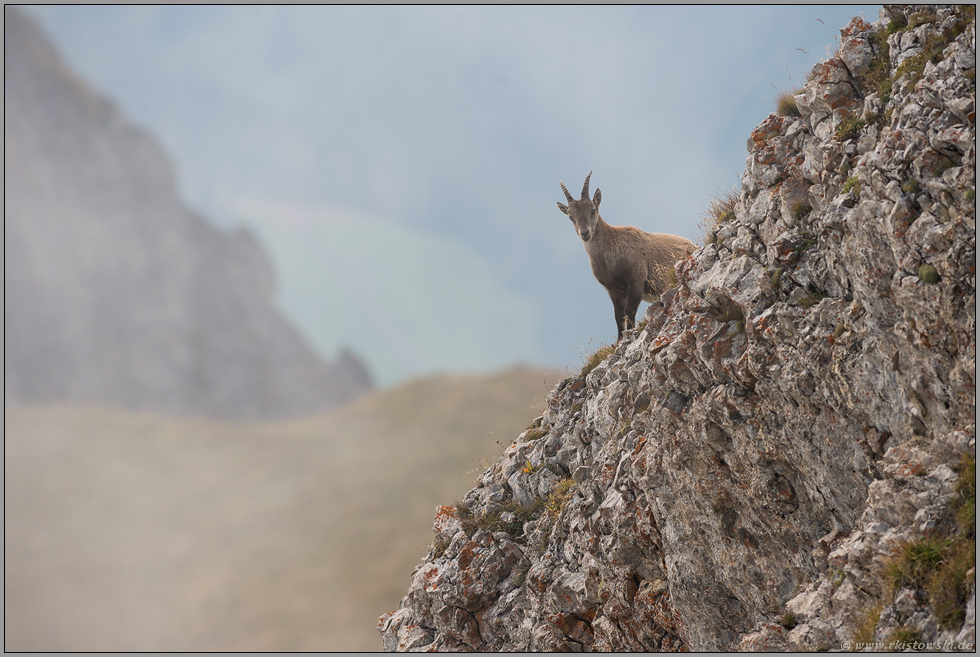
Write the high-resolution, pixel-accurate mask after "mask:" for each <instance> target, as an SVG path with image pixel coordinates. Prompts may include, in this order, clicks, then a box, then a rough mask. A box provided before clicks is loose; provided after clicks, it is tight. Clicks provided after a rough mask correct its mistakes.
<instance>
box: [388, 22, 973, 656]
mask: <svg viewBox="0 0 980 657" xmlns="http://www.w3.org/2000/svg"><path fill="white" fill-rule="evenodd" d="M891 12H897V13H901V14H902V18H903V19H908V18H911V19H913V20H910V21H909V22H908V24H909V27H908V28H906V29H903V30H901V31H898V32H896V33H895V34H892V35H891V37H890V38H889V39H888V44H889V46H890V53H889V54H890V62H889V63H890V72H891V75H893V76H894V75H895V74H896V72H897V70H896V67H897V65H898V62H900V61H902V60H903V59H907V58H908V57H909V56H911V55H909V53H908V50H909V49H912V48H915V47H920V46H918V45H917V44H921V42H922V41H924V40H925V38H926V33H927V32H928V31H930V30H934V31H935V33H936V34H943V33H944V32H943V30H946V29H948V26H949V25H952V24H954V23H955V22H956V18H957V16H956V15H955V13H954V12H953V11H952V10H949V9H947V8H938V9H937V8H934V7H933V8H930V7H925V6H917V7H903V8H891V9H888V8H886V9H884V10H883V11H882V17H881V19H880V20H879V21H878V22H877V23H875V24H874V25H871V24H868V23H866V22H864V21H861V20H859V19H855V21H852V23H851V24H850V25H848V26H847V27H846V28H845V29H844V30H842V35H843V36H844V37H845V38H844V44H843V45H844V47H843V49H842V53H841V54H840V55H839V56H835V57H833V58H831V59H830V60H829V61H827V62H823V63H820V64H818V65H816V66H815V67H814V69H813V75H812V76H811V79H810V81H809V82H808V83H807V84H806V86H805V87H804V89H802V90H801V91H800V92H799V93H798V94H797V95H796V104H797V107H798V109H799V113H800V116H799V117H793V116H778V115H776V114H773V115H771V116H769V117H768V118H767V119H766V120H765V121H763V122H762V123H761V124H760V125H759V127H758V128H757V129H756V130H755V131H754V132H753V133H752V135H751V137H750V139H749V140H748V148H749V156H748V160H747V163H746V170H745V174H744V175H743V177H742V191H741V196H740V198H739V200H738V203H737V205H736V207H735V219H734V220H732V221H730V222H726V223H724V224H720V225H719V226H716V227H715V229H714V230H713V232H712V234H711V235H710V237H709V243H708V244H706V245H705V246H703V247H701V248H699V249H698V250H697V251H696V252H695V253H694V254H693V255H692V256H691V257H690V258H688V259H686V260H683V261H681V262H679V263H678V265H677V275H678V280H679V285H678V286H677V287H676V288H674V289H671V290H668V291H667V292H666V293H665V294H664V295H663V297H662V299H661V304H659V305H658V304H654V305H652V306H651V307H650V309H649V310H648V312H647V315H646V324H645V326H642V327H641V328H638V329H637V330H636V331H634V332H632V333H631V334H628V335H627V336H624V338H623V340H622V341H620V343H619V344H618V345H617V346H616V348H615V351H614V352H613V353H612V354H611V355H609V356H608V357H607V358H606V359H605V360H604V361H602V362H601V363H600V364H599V365H598V366H597V367H596V368H595V369H594V370H593V371H591V372H590V373H588V374H587V376H585V377H581V378H579V377H573V378H570V379H566V380H565V381H563V382H562V383H560V384H559V385H558V386H557V387H556V388H555V389H554V390H553V391H552V393H551V394H550V396H549V398H548V407H547V409H546V410H545V412H544V414H543V415H542V417H541V418H539V420H538V421H536V424H535V426H532V427H531V428H529V429H528V431H527V432H525V433H524V434H522V435H521V436H519V437H518V438H517V440H516V442H515V443H514V444H512V445H511V446H510V447H508V448H507V449H506V450H505V451H504V453H503V455H502V456H501V457H500V459H499V460H498V461H497V463H496V464H494V465H492V466H491V467H490V468H489V469H488V470H487V471H486V472H485V473H484V474H483V476H482V477H481V479H480V480H479V483H478V485H477V487H476V488H474V489H473V490H471V491H470V492H469V493H468V494H467V495H466V496H465V497H464V499H463V500H462V501H461V502H460V503H459V504H457V505H456V506H445V507H440V508H439V509H438V510H437V518H436V525H435V529H434V531H435V537H434V541H433V549H432V550H431V551H430V553H429V554H428V556H427V557H426V559H425V560H424V561H423V563H422V564H420V565H419V566H418V568H417V569H416V570H415V572H414V574H413V579H412V584H411V586H410V588H409V590H408V594H407V595H406V596H405V598H404V599H403V600H402V602H401V604H400V605H399V608H398V609H397V610H396V611H393V612H391V613H388V614H385V615H384V616H382V617H381V619H380V621H379V630H380V631H381V636H382V640H383V645H384V648H385V649H387V650H504V651H511V650H518V651H521V650H533V651H537V650H575V651H577V650H678V649H687V650H733V649H740V650H785V649H790V650H821V649H828V648H829V649H840V648H842V647H846V646H845V645H844V644H843V642H845V641H851V640H853V638H854V636H855V634H856V633H857V628H858V624H859V623H860V622H861V618H862V614H864V610H866V609H867V608H868V606H869V605H871V604H873V603H874V601H875V600H876V599H878V598H879V597H880V596H881V595H882V591H881V590H880V588H881V587H880V583H879V579H878V577H877V575H876V573H877V568H878V567H879V566H880V564H881V563H882V560H883V559H884V558H886V557H887V556H888V555H889V554H891V552H892V550H893V549H894V548H895V547H896V546H897V545H900V544H901V543H902V542H903V541H904V540H907V539H908V538H910V537H912V536H915V535H918V534H920V533H921V532H922V531H923V529H924V528H926V529H927V528H928V527H929V525H928V523H929V522H930V521H933V522H936V521H939V520H940V519H941V518H940V516H941V515H942V513H943V509H945V508H946V504H947V502H948V501H949V499H950V497H951V486H952V481H953V479H955V475H954V473H953V472H952V470H951V467H952V466H953V465H954V464H955V463H957V462H958V461H959V459H960V458H961V456H962V455H964V454H968V453H969V454H975V449H976V447H975V434H976V426H975V422H976V362H975V361H976V337H975V335H976V305H975V304H976V205H975V201H974V198H975V175H976V132H975V96H976V91H975V89H976V87H975V82H974V80H975V75H974V73H975V62H976V55H975V52H976V51H975V23H971V24H970V25H969V26H968V27H967V29H965V30H964V31H963V32H962V33H961V34H959V36H957V37H956V38H955V39H952V40H951V43H950V44H949V45H948V47H945V48H944V50H942V51H941V53H940V56H939V61H938V63H935V62H931V63H928V64H926V66H925V68H924V71H923V75H922V77H921V79H918V80H915V79H913V76H912V75H911V74H908V73H906V74H904V75H899V76H898V79H897V80H896V82H895V84H894V85H893V88H892V90H891V92H890V94H889V97H888V98H887V100H886V99H883V98H873V99H872V101H873V102H869V98H870V95H869V94H870V92H869V91H868V90H866V89H862V88H861V86H862V85H861V82H860V80H859V79H857V78H855V77H854V76H855V75H861V73H862V72H863V71H867V70H869V69H870V67H871V63H870V61H869V59H868V58H869V53H872V54H873V53H875V52H876V51H875V45H874V44H875V43H876V41H875V40H873V39H872V38H871V37H872V35H873V34H875V33H876V32H879V31H882V30H885V29H887V26H888V25H889V23H891V21H892V19H893V18H894V17H893V15H892V13H891ZM922 16H925V17H926V19H928V20H925V21H923V22H921V24H917V25H916V24H914V23H917V22H918V21H916V20H914V19H916V18H917V17H918V18H921V17H922ZM907 35H911V36H909V37H908V38H906V37H907ZM920 50H921V47H920ZM867 107H871V108H877V109H878V111H879V115H878V116H872V115H864V114H863V111H864V109H865V108H867ZM854 116H858V117H861V116H863V117H864V125H863V126H862V127H859V128H858V129H856V130H855V131H854V134H853V135H851V136H847V135H846V134H844V133H845V132H846V131H844V130H839V129H838V128H839V127H840V126H841V125H842V124H843V123H844V122H845V121H847V120H849V117H850V118H853V117H854ZM787 206H788V207H787ZM924 265H929V266H930V267H932V268H934V270H935V273H936V274H938V277H924V276H923V275H922V274H921V273H920V270H921V268H922V267H923V266H924ZM927 278H929V280H927ZM566 491H567V492H566ZM504 513H506V514H512V515H513V516H514V518H515V521H513V522H507V521H510V520H511V515H507V517H506V518H504V517H503V514H504ZM498 520H499V521H498ZM974 610H975V591H974V593H973V597H972V599H971V600H970V601H969V602H968V605H967V609H966V622H965V623H964V624H963V626H962V627H958V628H954V629H952V630H949V629H947V630H941V629H940V628H939V627H938V626H937V624H936V621H935V618H932V617H931V614H930V612H929V610H928V608H924V607H923V606H922V604H921V603H920V602H917V601H916V599H912V600H911V602H909V595H905V596H904V597H903V596H902V595H899V596H898V597H897V598H896V599H895V601H894V602H893V603H890V605H889V606H888V607H886V608H885V610H884V611H882V613H881V618H880V620H879V622H878V625H877V627H876V631H877V634H876V636H877V637H879V638H880V639H881V640H885V639H887V637H888V636H889V635H890V631H891V630H893V629H894V628H896V627H898V626H903V627H907V626H908V625H909V624H910V623H911V624H913V625H914V626H915V628H917V631H918V632H919V635H918V636H919V637H920V638H919V640H920V641H923V642H927V641H938V640H947V639H950V640H951V639H953V638H956V639H957V640H959V641H971V642H972V641H975V632H976V630H975V611H974ZM787 613H789V614H792V615H793V616H794V617H795V620H794V621H793V622H792V623H790V622H786V621H785V620H784V619H785V618H786V616H785V615H786V614H787ZM794 623H795V626H793V624H794Z"/></svg>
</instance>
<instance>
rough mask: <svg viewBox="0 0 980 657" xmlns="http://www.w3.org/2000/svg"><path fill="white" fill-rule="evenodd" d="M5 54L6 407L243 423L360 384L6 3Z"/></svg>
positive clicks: (249, 251)
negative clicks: (143, 412) (32, 404)
mask: <svg viewBox="0 0 980 657" xmlns="http://www.w3.org/2000/svg"><path fill="white" fill-rule="evenodd" d="M4 58H5V59H4V141H5V146H4V170H5V173H4V185H5V192H4V316H5V321H4V356H5V363H4V387H5V397H6V398H8V399H15V400H22V401H53V400H73V401H102V402H109V403H114V404H118V405H121V406H124V407H128V408H153V409H157V410H163V411H168V412H175V413H198V414H207V415H215V416H221V417H231V418H252V417H272V416H282V415H292V414H297V413H304V412H309V411H313V410H317V409H322V408H326V407H328V406H331V405H333V404H336V403H338V402H340V401H343V400H345V399H349V398H351V397H353V396H355V395H357V394H358V393H360V392H362V391H364V390H367V389H370V388H371V387H372V382H371V376H370V374H369V372H368V371H367V368H366V367H365V366H364V364H363V363H362V362H361V361H360V360H359V359H358V358H357V357H356V356H354V355H353V354H352V353H350V352H347V351H344V352H342V353H341V354H340V356H339V357H338V359H337V360H336V361H334V362H332V363H324V362H323V361H322V360H321V359H320V358H319V357H318V356H317V355H316V353H315V352H314V351H313V350H312V349H311V348H310V347H309V346H308V345H307V344H306V343H305V342H304V340H303V338H302V337H301V336H300V335H299V333H297V331H296V330H295V329H294V328H293V327H292V326H291V325H290V324H289V323H288V322H287V321H286V320H285V319H284V318H283V317H282V316H281V314H280V313H279V312H278V310H277V309H276V308H275V306H274V302H273V293H274V289H275V276H274V272H273V270H272V267H271V264H270V261H269V259H268V256H267V255H266V253H265V252H264V251H263V250H262V248H261V246H260V245H259V243H258V242H257V241H256V239H255V238H254V236H253V235H252V234H251V233H250V232H248V231H247V230H243V229H239V230H237V231H235V232H232V233H227V232H223V231H221V230H220V229H218V228H216V227H215V226H213V225H211V224H209V223H208V222H207V221H205V220H204V219H203V218H201V217H199V216H197V215H196V214H195V213H194V212H192V211H191V210H189V209H188V208H187V207H185V206H184V205H183V203H182V201H181V200H180V198H179V196H178V194H177V184H176V178H175V173H174V170H173V166H172V164H171V162H170V160H169V159H168V157H167V155H166V154H165V153H164V152H163V151H162V149H161V148H160V146H159V145H158V144H157V142H156V141H155V140H154V139H153V138H152V137H151V136H150V135H148V134H147V133H146V132H144V131H143V130H141V129H140V128H138V127H136V126H134V125H133V124H132V123H130V122H129V120H128V119H127V118H126V117H125V116H123V115H122V114H121V113H120V112H119V110H118V109H117V108H116V107H115V106H114V105H113V104H112V103H111V102H109V101H108V100H106V99H105V98H103V97H102V96H101V95H100V94H98V93H97V92H95V91H93V90H92V89H91V88H89V87H88V86H87V85H86V84H85V83H84V82H83V81H82V80H80V79H79V78H78V77H77V76H75V74H74V73H73V72H72V71H71V70H69V69H68V67H67V66H66V65H65V64H64V63H63V62H62V60H61V58H60V56H59V55H58V53H57V52H56V51H55V50H54V48H53V47H52V46H51V45H50V44H49V42H48V41H47V39H46V38H45V36H44V35H43V34H42V33H41V31H40V29H39V28H38V27H37V25H36V24H35V23H34V21H33V20H31V19H30V18H29V17H27V16H25V15H24V13H23V12H21V11H19V10H17V9H13V8H9V7H7V8H5V9H4ZM324 303H329V299H324Z"/></svg>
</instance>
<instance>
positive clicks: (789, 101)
mask: <svg viewBox="0 0 980 657" xmlns="http://www.w3.org/2000/svg"><path fill="white" fill-rule="evenodd" d="M798 93H800V90H799V89H790V90H789V91H784V92H783V93H781V94H779V96H777V97H776V114H778V115H779V116H797V117H798V116H799V115H800V110H799V108H798V107H797V106H796V100H795V99H794V98H793V96H796V95H797V94H798Z"/></svg>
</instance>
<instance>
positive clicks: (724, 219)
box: [698, 187, 740, 242]
mask: <svg viewBox="0 0 980 657" xmlns="http://www.w3.org/2000/svg"><path fill="white" fill-rule="evenodd" d="M739 195H740V192H739V189H738V188H737V187H732V188H731V189H729V190H728V191H727V192H722V193H720V194H712V195H711V203H710V204H709V205H708V207H707V209H706V210H705V211H704V214H702V215H701V221H700V223H699V224H698V226H699V227H700V228H701V230H702V231H703V233H704V234H705V235H706V236H712V235H713V232H714V229H715V228H716V227H717V226H718V225H719V224H724V223H728V222H730V221H734V220H735V206H736V205H738V197H739ZM709 242H710V240H709Z"/></svg>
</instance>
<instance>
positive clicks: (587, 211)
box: [558, 171, 694, 339]
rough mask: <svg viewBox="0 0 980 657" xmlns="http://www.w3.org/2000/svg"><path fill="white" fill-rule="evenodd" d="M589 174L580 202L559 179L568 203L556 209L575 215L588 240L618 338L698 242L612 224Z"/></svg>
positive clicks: (588, 250) (574, 220)
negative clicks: (603, 212) (591, 193)
mask: <svg viewBox="0 0 980 657" xmlns="http://www.w3.org/2000/svg"><path fill="white" fill-rule="evenodd" d="M591 177H592V172H591V171H590V172H589V175H587V176H586V177H585V185H583V186H582V198H580V199H579V200H577V201H576V200H575V199H573V198H572V195H571V194H569V193H568V189H567V188H566V187H565V184H564V183H563V182H561V181H560V180H559V181H558V184H559V185H561V189H562V191H563V192H565V198H566V199H567V200H568V205H565V204H563V203H559V204H558V209H559V210H561V211H562V212H563V213H564V214H566V215H568V218H569V219H571V220H572V223H573V224H574V225H575V231H576V232H577V233H578V235H579V237H581V238H582V241H583V242H584V243H585V251H586V253H588V254H589V262H590V263H592V273H593V274H595V277H596V280H598V281H599V282H600V283H602V286H603V287H605V288H606V291H607V292H609V298H610V299H612V303H613V311H614V312H615V313H616V328H617V329H618V337H617V339H621V338H622V337H623V331H625V330H628V329H632V328H633V326H634V325H635V323H636V311H637V309H638V308H639V307H640V301H641V300H642V301H648V302H654V301H658V300H659V299H660V295H661V293H663V291H664V290H666V289H667V286H668V285H669V283H668V278H669V272H670V271H671V269H672V268H673V266H674V263H676V262H677V261H678V260H680V259H681V258H686V257H687V256H689V255H690V254H691V253H692V252H693V251H694V243H693V242H691V240H689V239H686V238H684V237H680V236H678V235H665V234H663V233H647V232H644V231H642V230H640V229H639V228H633V227H632V226H610V225H609V224H607V223H606V222H605V221H603V220H602V216H601V215H600V214H599V202H600V201H601V200H602V192H600V191H599V190H598V189H596V190H595V196H594V197H593V198H592V199H591V200H590V199H589V178H591Z"/></svg>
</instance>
